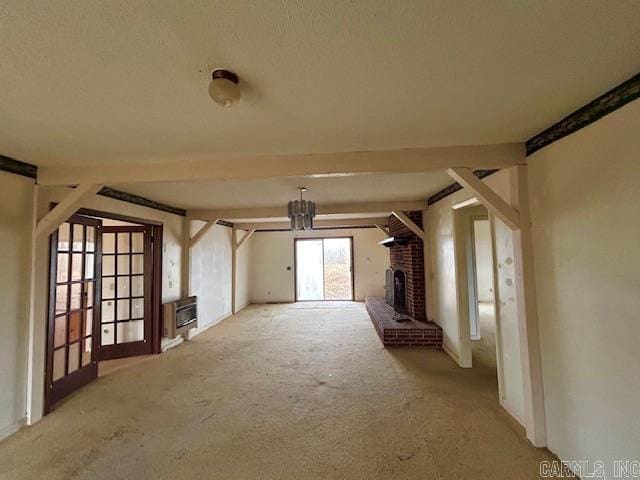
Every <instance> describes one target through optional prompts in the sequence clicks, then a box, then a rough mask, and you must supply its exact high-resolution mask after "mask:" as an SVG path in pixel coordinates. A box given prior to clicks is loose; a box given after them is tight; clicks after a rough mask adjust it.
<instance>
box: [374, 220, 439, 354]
mask: <svg viewBox="0 0 640 480" xmlns="http://www.w3.org/2000/svg"><path fill="white" fill-rule="evenodd" d="M405 215H406V216H407V217H409V218H410V219H411V221H412V222H413V223H415V224H416V225H417V226H419V227H420V228H422V212H408V213H405ZM380 243H381V245H384V246H386V247H388V248H389V260H390V262H389V263H390V266H391V269H390V270H387V272H386V288H387V296H386V298H385V299H381V298H367V299H366V300H365V305H366V308H367V312H368V313H369V316H370V317H371V321H372V323H373V326H374V328H375V329H376V332H377V333H378V336H379V337H380V340H381V341H382V344H383V345H384V346H385V347H426V348H438V349H441V348H442V329H441V328H440V327H439V326H438V325H436V324H435V323H433V322H429V321H428V320H427V316H426V312H425V293H424V288H425V276H424V249H423V244H422V240H421V239H420V237H418V236H417V235H416V234H414V233H413V232H412V231H411V230H410V229H409V228H407V227H405V225H404V224H403V223H402V222H401V221H400V220H398V219H397V217H396V216H395V215H392V216H391V217H389V238H387V239H386V240H383V241H382V242H380ZM401 272H402V273H401ZM392 289H393V290H392ZM403 291H404V294H403V293H402V292H403ZM398 295H401V296H403V298H401V299H400V301H398V298H397V297H398Z"/></svg>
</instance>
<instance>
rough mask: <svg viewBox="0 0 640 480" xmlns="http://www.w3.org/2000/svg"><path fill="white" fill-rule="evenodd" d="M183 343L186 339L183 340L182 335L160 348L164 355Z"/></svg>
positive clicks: (169, 340)
mask: <svg viewBox="0 0 640 480" xmlns="http://www.w3.org/2000/svg"><path fill="white" fill-rule="evenodd" d="M182 342H184V338H182V336H181V335H178V336H177V337H176V338H171V339H168V340H167V341H166V342H165V343H164V344H163V345H161V346H160V350H161V351H162V353H164V352H166V351H167V350H171V349H172V348H175V347H177V346H178V345H180V344H181V343H182Z"/></svg>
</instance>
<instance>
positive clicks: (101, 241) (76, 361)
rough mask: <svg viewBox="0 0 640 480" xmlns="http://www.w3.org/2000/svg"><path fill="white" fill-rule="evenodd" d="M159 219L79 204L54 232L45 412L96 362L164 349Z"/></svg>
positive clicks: (92, 373) (88, 377) (94, 371)
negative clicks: (154, 220)
mask: <svg viewBox="0 0 640 480" xmlns="http://www.w3.org/2000/svg"><path fill="white" fill-rule="evenodd" d="M162 233H163V232H162V224H161V223H159V222H149V221H146V220H140V219H135V218H131V217H125V216H121V215H116V214H109V213H105V212H98V211H94V210H85V209H81V210H79V211H78V212H77V213H76V214H75V215H73V216H72V217H71V218H69V219H68V220H67V221H66V222H64V223H63V224H62V225H61V226H60V227H59V228H58V230H56V231H55V232H54V233H53V234H52V235H51V240H50V272H49V313H48V321H47V361H46V365H45V378H46V388H45V413H49V412H50V411H51V410H52V408H53V407H54V406H55V405H56V404H57V403H58V402H59V401H60V400H62V399H63V398H65V397H66V396H67V395H69V394H71V393H73V392H74V391H76V390H78V389H79V388H81V387H82V386H84V385H86V384H87V383H89V382H91V381H92V380H94V379H95V378H97V376H98V362H99V361H102V360H109V359H115V358H124V357H132V356H138V355H146V354H150V353H160V338H161V332H162V325H161V321H162V320H161V305H160V302H161V279H162V249H161V245H162Z"/></svg>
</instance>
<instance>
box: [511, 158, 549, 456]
mask: <svg viewBox="0 0 640 480" xmlns="http://www.w3.org/2000/svg"><path fill="white" fill-rule="evenodd" d="M509 173H510V180H511V189H512V190H511V197H512V203H514V204H515V205H514V206H515V207H516V208H517V209H518V210H519V212H520V229H519V230H516V231H515V232H514V247H515V248H514V251H515V259H514V261H515V271H516V287H517V288H516V297H517V305H518V331H519V337H520V357H521V362H522V373H523V383H524V385H523V387H524V407H525V408H524V415H525V424H526V428H527V438H529V440H530V441H531V443H533V444H534V445H535V446H536V447H544V446H546V443H547V438H546V437H547V434H546V419H545V407H544V390H543V383H542V361H541V355H540V335H539V331H538V311H537V305H536V301H537V299H536V286H535V274H534V262H533V240H532V236H531V216H530V210H529V185H528V178H527V166H526V165H519V166H517V167H513V169H511V171H510V172H509Z"/></svg>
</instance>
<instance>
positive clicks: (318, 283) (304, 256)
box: [295, 239, 324, 301]
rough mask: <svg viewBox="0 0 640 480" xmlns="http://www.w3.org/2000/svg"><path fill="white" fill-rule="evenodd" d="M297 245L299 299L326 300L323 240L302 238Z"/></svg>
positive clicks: (297, 288) (297, 290) (297, 241)
mask: <svg viewBox="0 0 640 480" xmlns="http://www.w3.org/2000/svg"><path fill="white" fill-rule="evenodd" d="M295 245H296V252H295V253H296V293H297V300H300V301H303V300H324V267H323V265H324V262H323V256H324V249H323V247H322V240H301V239H298V240H296V242H295Z"/></svg>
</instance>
